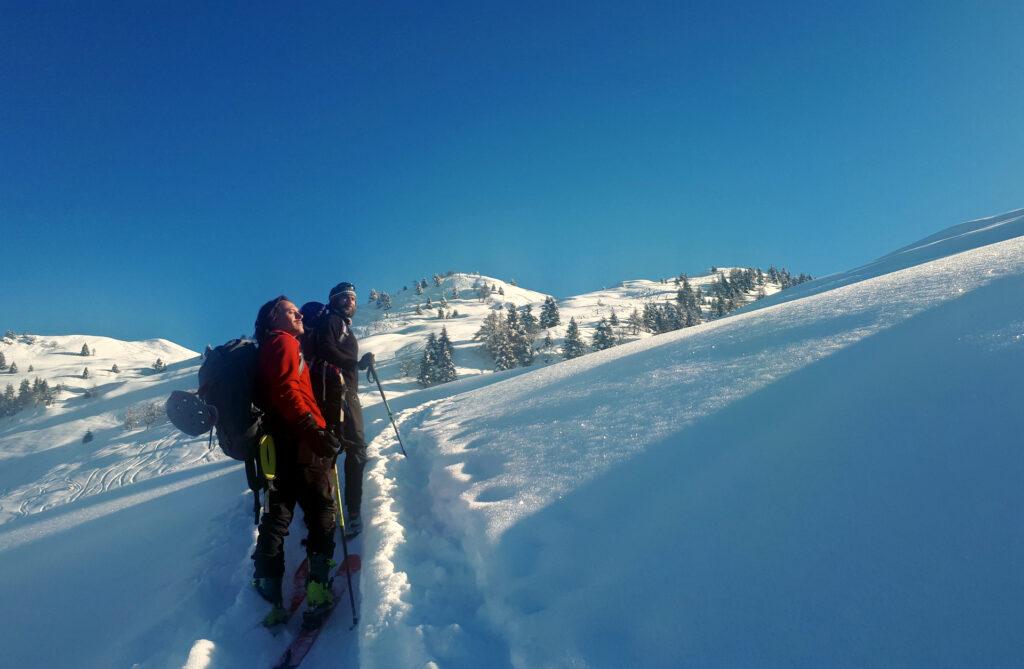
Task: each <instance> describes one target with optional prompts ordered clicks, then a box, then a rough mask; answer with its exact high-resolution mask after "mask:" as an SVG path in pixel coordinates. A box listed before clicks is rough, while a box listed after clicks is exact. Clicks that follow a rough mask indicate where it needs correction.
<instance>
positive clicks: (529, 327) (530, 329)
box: [519, 304, 538, 336]
mask: <svg viewBox="0 0 1024 669" xmlns="http://www.w3.org/2000/svg"><path fill="white" fill-rule="evenodd" d="M519 320H520V321H521V322H522V324H523V329H524V330H526V334H528V335H530V336H533V335H534V334H536V333H537V325H538V324H537V317H536V316H534V315H533V305H532V304H527V305H526V306H525V307H523V312H522V316H521V317H520V319H519Z"/></svg>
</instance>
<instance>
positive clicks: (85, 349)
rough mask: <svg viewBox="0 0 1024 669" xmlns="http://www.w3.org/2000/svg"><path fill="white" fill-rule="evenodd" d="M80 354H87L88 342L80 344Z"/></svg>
mask: <svg viewBox="0 0 1024 669" xmlns="http://www.w3.org/2000/svg"><path fill="white" fill-rule="evenodd" d="M81 355H89V345H88V344H82V352H81Z"/></svg>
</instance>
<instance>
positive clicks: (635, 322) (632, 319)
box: [626, 309, 644, 337]
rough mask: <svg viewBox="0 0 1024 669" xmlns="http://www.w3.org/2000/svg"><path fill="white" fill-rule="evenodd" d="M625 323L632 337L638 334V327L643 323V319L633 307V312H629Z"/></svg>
mask: <svg viewBox="0 0 1024 669" xmlns="http://www.w3.org/2000/svg"><path fill="white" fill-rule="evenodd" d="M626 325H627V326H629V332H630V334H632V335H633V336H634V337H635V336H636V335H638V334H640V328H642V327H643V325H644V322H643V320H642V319H641V318H640V312H638V311H637V310H636V309H634V310H633V313H631V314H630V315H629V318H628V319H626Z"/></svg>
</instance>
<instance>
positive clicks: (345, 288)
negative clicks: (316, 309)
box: [327, 281, 356, 302]
mask: <svg viewBox="0 0 1024 669" xmlns="http://www.w3.org/2000/svg"><path fill="white" fill-rule="evenodd" d="M344 293H349V294H350V295H352V297H355V296H356V287H355V286H353V285H352V284H351V283H349V282H348V281H342V282H341V283H339V284H338V285H337V286H335V287H334V288H331V294H330V295H328V296H327V301H328V302H330V301H331V300H333V299H334V298H335V297H337V296H338V295H342V294H344Z"/></svg>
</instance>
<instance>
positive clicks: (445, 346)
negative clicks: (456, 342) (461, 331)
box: [434, 328, 459, 383]
mask: <svg viewBox="0 0 1024 669" xmlns="http://www.w3.org/2000/svg"><path fill="white" fill-rule="evenodd" d="M452 355H453V347H452V340H451V339H449V338H448V329H447V328H441V336H440V337H438V338H437V351H436V353H435V373H434V375H435V377H436V379H437V383H448V382H449V381H454V380H455V379H457V378H459V375H458V373H456V371H455V360H454V359H453V357H452Z"/></svg>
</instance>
